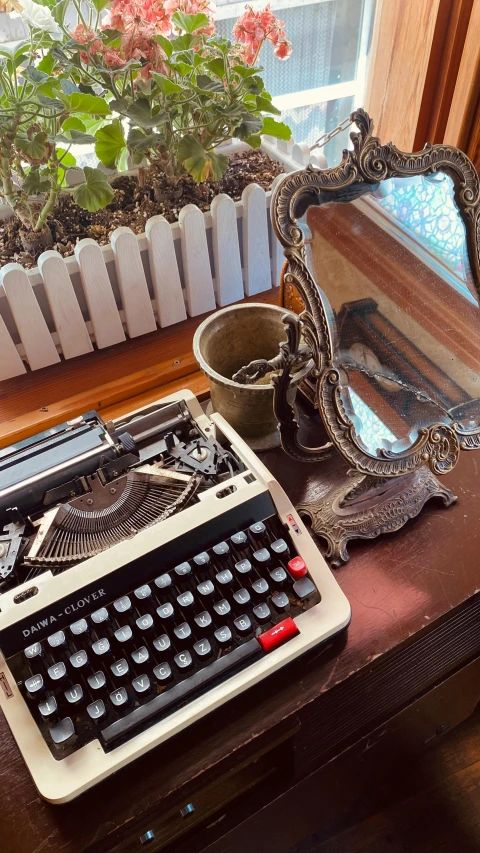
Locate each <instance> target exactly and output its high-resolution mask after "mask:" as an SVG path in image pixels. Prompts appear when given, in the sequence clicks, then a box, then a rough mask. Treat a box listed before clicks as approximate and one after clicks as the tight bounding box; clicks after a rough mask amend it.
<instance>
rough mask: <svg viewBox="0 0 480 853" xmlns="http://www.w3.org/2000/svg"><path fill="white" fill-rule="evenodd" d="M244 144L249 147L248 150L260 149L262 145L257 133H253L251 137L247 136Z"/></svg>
mask: <svg viewBox="0 0 480 853" xmlns="http://www.w3.org/2000/svg"><path fill="white" fill-rule="evenodd" d="M245 142H246V143H247V145H250V148H260V146H261V144H262V137H261V136H260V134H259V133H254V134H253V135H252V136H247V138H246V139H245Z"/></svg>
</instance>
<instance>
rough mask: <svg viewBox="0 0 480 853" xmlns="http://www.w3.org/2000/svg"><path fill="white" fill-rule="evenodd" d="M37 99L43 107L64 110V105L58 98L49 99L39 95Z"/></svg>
mask: <svg viewBox="0 0 480 853" xmlns="http://www.w3.org/2000/svg"><path fill="white" fill-rule="evenodd" d="M37 98H38V100H39V102H40V103H41V105H42V106H43V107H48V108H49V109H53V110H63V108H64V107H63V104H62V102H61V101H59V100H58V98H49V97H48V96H47V95H37Z"/></svg>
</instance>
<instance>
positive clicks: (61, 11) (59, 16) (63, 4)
mask: <svg viewBox="0 0 480 853" xmlns="http://www.w3.org/2000/svg"><path fill="white" fill-rule="evenodd" d="M69 5H70V0H58V2H57V3H55V4H54V5H53V6H52V15H53V17H54V18H55V20H56V22H57V24H60V25H62V24H63V22H64V20H65V15H66V12H67V9H68V7H69Z"/></svg>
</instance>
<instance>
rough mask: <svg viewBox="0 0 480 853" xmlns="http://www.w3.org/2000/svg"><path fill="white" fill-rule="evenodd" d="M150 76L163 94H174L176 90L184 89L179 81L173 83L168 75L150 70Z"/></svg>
mask: <svg viewBox="0 0 480 853" xmlns="http://www.w3.org/2000/svg"><path fill="white" fill-rule="evenodd" d="M152 77H153V79H154V80H155V83H158V85H159V87H160V91H161V92H163V94H164V95H175V94H177V93H178V92H184V91H185V87H184V86H180V84H179V83H174V81H173V80H171V79H170V77H165V76H164V75H163V74H158V73H157V72H156V71H152Z"/></svg>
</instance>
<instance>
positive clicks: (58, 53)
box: [50, 46, 69, 62]
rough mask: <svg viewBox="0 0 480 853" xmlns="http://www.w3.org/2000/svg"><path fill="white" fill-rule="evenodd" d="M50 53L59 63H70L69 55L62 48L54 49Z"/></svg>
mask: <svg viewBox="0 0 480 853" xmlns="http://www.w3.org/2000/svg"><path fill="white" fill-rule="evenodd" d="M50 53H51V54H52V56H53V58H54V59H56V60H57V62H68V61H69V58H68V56H67V54H66V53H65V51H64V50H62V48H61V47H57V46H55V47H52V49H51V51H50Z"/></svg>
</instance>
